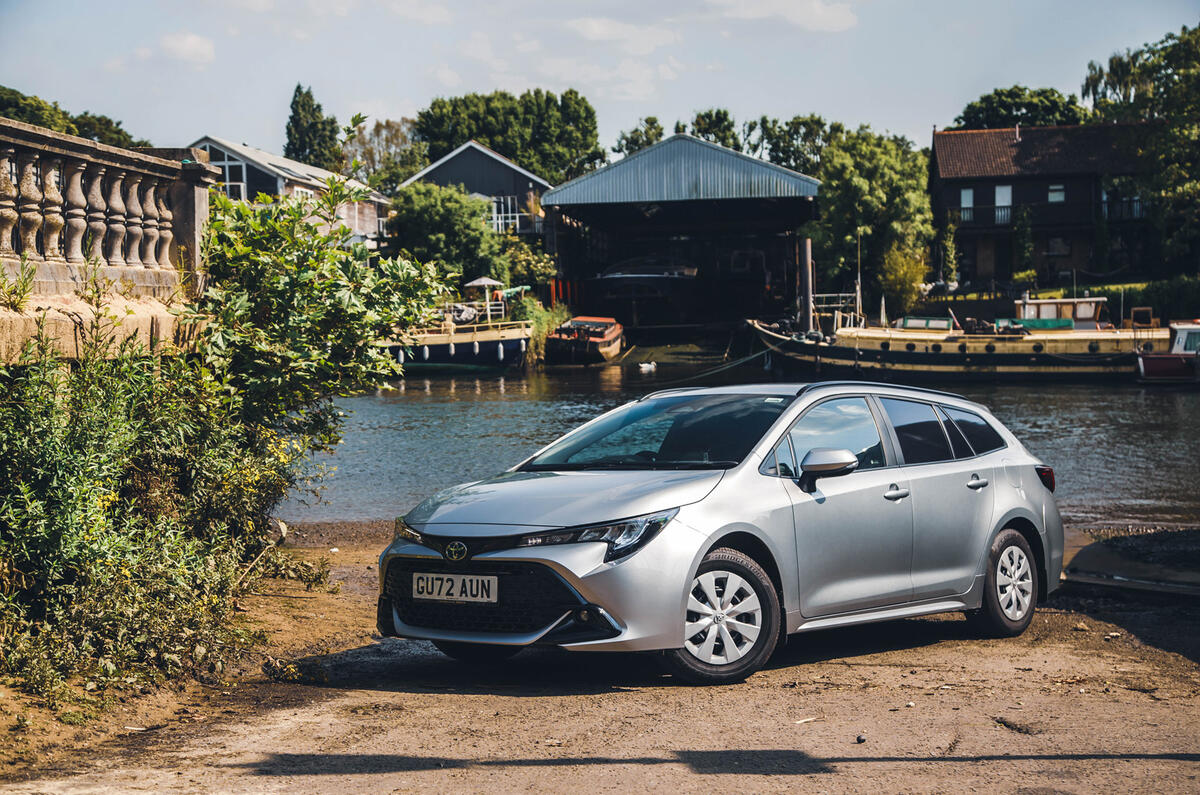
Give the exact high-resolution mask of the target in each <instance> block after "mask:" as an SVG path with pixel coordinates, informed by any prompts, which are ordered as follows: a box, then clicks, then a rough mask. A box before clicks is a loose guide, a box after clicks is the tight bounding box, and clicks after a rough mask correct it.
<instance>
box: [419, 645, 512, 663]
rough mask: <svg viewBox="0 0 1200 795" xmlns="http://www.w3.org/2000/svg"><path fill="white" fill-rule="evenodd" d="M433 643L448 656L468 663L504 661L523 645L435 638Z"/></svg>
mask: <svg viewBox="0 0 1200 795" xmlns="http://www.w3.org/2000/svg"><path fill="white" fill-rule="evenodd" d="M433 645H434V646H436V647H437V649H438V651H440V652H441V653H442V654H444V655H446V656H447V657H453V658H454V659H456V660H458V661H459V662H462V663H466V664H468V665H492V664H494V663H499V662H504V661H505V660H507V659H508V658H509V657H512V656H513V655H514V654H516V653H517V652H519V651H521V649H523V648H524V647H523V646H499V645H495V644H491V643H459V642H456V641H449V640H435V641H434V642H433Z"/></svg>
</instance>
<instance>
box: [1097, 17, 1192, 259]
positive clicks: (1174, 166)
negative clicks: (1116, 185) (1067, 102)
mask: <svg viewBox="0 0 1200 795" xmlns="http://www.w3.org/2000/svg"><path fill="white" fill-rule="evenodd" d="M1083 89H1084V95H1085V96H1087V97H1088V98H1090V99H1091V100H1092V101H1093V103H1094V104H1095V108H1096V112H1097V115H1098V116H1100V118H1101V119H1103V120H1105V121H1126V122H1143V123H1145V127H1144V128H1143V129H1139V131H1138V133H1137V134H1136V135H1133V136H1130V141H1129V145H1130V146H1132V147H1133V148H1134V149H1135V151H1136V154H1137V156H1138V158H1139V160H1140V162H1141V167H1140V168H1139V174H1138V176H1137V177H1136V178H1135V180H1134V183H1135V186H1136V190H1137V191H1138V192H1139V193H1140V194H1141V195H1142V196H1143V197H1144V198H1148V199H1150V200H1151V201H1150V208H1151V213H1152V214H1153V217H1154V221H1155V224H1156V226H1157V227H1158V229H1159V230H1160V232H1161V234H1162V241H1163V248H1164V251H1165V252H1166V255H1167V256H1168V257H1169V258H1171V259H1172V260H1174V261H1176V262H1179V263H1183V264H1184V265H1185V267H1187V268H1188V269H1189V270H1191V271H1192V272H1196V271H1200V213H1198V212H1197V210H1196V208H1197V207H1200V27H1194V28H1188V27H1184V28H1182V29H1181V30H1180V31H1179V33H1170V34H1168V35H1167V36H1165V37H1163V38H1162V39H1161V40H1159V41H1157V42H1154V43H1152V44H1147V45H1145V46H1143V47H1141V48H1139V49H1137V50H1132V51H1128V50H1127V51H1126V52H1124V53H1118V54H1115V55H1113V56H1112V57H1111V58H1110V59H1109V61H1108V64H1107V66H1101V65H1099V64H1097V63H1095V62H1092V63H1091V64H1089V65H1088V75H1087V77H1086V78H1085V80H1084V85H1083Z"/></svg>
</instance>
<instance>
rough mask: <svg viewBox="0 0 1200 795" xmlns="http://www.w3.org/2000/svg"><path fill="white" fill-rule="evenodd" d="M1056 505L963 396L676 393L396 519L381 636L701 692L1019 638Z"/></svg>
mask: <svg viewBox="0 0 1200 795" xmlns="http://www.w3.org/2000/svg"><path fill="white" fill-rule="evenodd" d="M1053 491H1054V472H1053V470H1051V469H1050V467H1048V466H1045V465H1043V464H1042V462H1041V461H1039V460H1038V459H1037V458H1035V457H1034V456H1032V455H1030V454H1029V452H1027V451H1026V450H1025V448H1024V447H1022V446H1021V443H1020V442H1019V441H1018V440H1017V439H1016V437H1014V436H1013V435H1012V433H1010V432H1009V431H1008V429H1006V428H1005V427H1004V426H1003V425H1001V424H1000V423H999V422H998V421H997V420H996V418H995V417H993V416H992V414H991V413H990V412H989V411H988V410H987V409H986V408H984V407H983V406H981V405H979V404H977V403H973V402H971V401H969V400H967V399H965V398H962V397H960V396H957V395H952V394H947V393H944V392H934V391H931V390H925V389H918V388H913V387H902V386H892V385H887V384H872V383H864V382H860V381H853V382H819V383H812V384H755V385H748V386H724V387H712V388H702V389H668V390H664V391H660V392H655V393H653V394H651V395H647V396H646V397H644V398H642V399H640V400H637V401H634V402H632V403H627V404H626V405H624V406H621V407H620V408H617V409H614V410H612V411H610V412H608V413H606V414H603V415H601V416H599V417H597V418H596V419H594V420H591V421H590V422H588V423H585V424H584V425H581V426H580V427H578V428H576V429H575V430H573V431H571V432H570V433H568V434H566V435H565V436H563V437H562V438H560V439H558V440H557V441H555V442H553V443H552V444H550V445H548V446H547V447H545V448H543V449H542V450H540V451H539V452H537V453H536V454H534V455H533V456H531V457H530V458H529V459H527V460H525V461H523V462H521V463H520V464H518V465H517V466H515V467H513V468H512V469H510V470H508V471H506V472H504V473H502V474H499V475H496V476H495V477H492V478H488V479H487V480H481V481H479V482H476V483H468V484H465V485H461V486H455V487H453V488H450V489H446V490H445V491H442V492H441V493H439V494H437V495H436V496H434V497H432V498H430V499H428V500H426V501H425V502H423V503H421V504H420V505H419V506H417V507H416V508H415V509H414V510H412V511H411V512H410V513H409V514H408V515H406V516H405V517H403V518H402V519H397V520H396V535H395V539H394V541H393V542H392V543H391V544H390V545H389V546H388V548H387V549H386V550H385V551H384V552H383V554H382V556H381V557H380V559H379V581H380V596H379V613H378V624H379V631H380V632H381V633H382V634H384V635H396V636H401V637H407V638H424V639H428V640H431V641H433V642H434V644H436V646H437V647H438V648H439V649H441V650H442V651H443V652H445V653H446V654H449V655H450V656H452V657H456V658H459V659H462V660H468V661H475V662H486V661H493V660H498V659H502V658H504V657H507V656H509V655H511V654H514V653H516V652H518V651H520V650H521V649H522V648H523V647H525V646H529V645H533V644H550V645H556V646H561V647H563V648H566V649H570V650H572V651H655V652H658V653H659V656H661V658H662V660H663V662H664V663H665V664H666V666H667V667H668V668H669V669H670V670H671V671H672V672H673V673H675V674H676V675H678V676H681V677H683V678H685V679H687V680H690V681H693V682H700V683H721V682H730V681H737V680H739V679H742V678H744V677H746V676H748V675H749V674H751V673H753V672H754V671H756V670H758V669H759V668H761V667H762V666H763V665H764V664H765V663H766V661H767V659H768V658H769V657H770V656H771V653H772V652H773V651H774V649H775V647H776V645H777V644H779V643H781V642H783V640H785V639H786V638H787V636H788V635H791V634H794V633H798V632H804V631H807V630H813V629H825V628H828V627H838V626H845V625H849V624H859V623H863V622H868V621H883V620H887V619H893V618H906V617H911V616H921V615H927V614H930V613H942V612H948V611H961V612H965V613H966V614H967V615H968V616H969V617H970V618H971V620H972V621H973V622H975V623H976V624H977V625H978V627H979V628H980V629H981V630H982V631H983V632H986V633H987V634H991V635H1001V636H1004V635H1017V634H1020V633H1021V632H1023V631H1024V630H1025V628H1026V627H1027V626H1028V625H1029V622H1030V619H1031V618H1032V616H1033V611H1034V606H1035V605H1036V604H1037V602H1038V601H1039V600H1041V599H1043V598H1044V597H1045V596H1046V594H1047V593H1049V592H1050V591H1052V590H1054V589H1055V588H1056V587H1057V586H1058V582H1059V571H1060V569H1061V566H1062V554H1063V528H1062V521H1061V519H1060V518H1059V514H1058V508H1057V507H1056V505H1055V503H1054V497H1053V494H1052V492H1053Z"/></svg>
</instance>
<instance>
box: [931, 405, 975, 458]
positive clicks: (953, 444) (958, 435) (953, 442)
mask: <svg viewBox="0 0 1200 795" xmlns="http://www.w3.org/2000/svg"><path fill="white" fill-rule="evenodd" d="M938 419H939V420H941V421H942V427H943V428H945V429H946V435H947V436H949V437H950V449H951V450H953V451H954V457H955V458H970V457H971V456H973V455H975V453H973V452H972V451H971V445H969V444H967V439H966V437H965V436H963V435H962V431H960V430H959V429H958V426H957V425H955V424H954V423H953V422H951V421H950V418H949V417H947V416H946V412H945V409H943V408H942V407H940V406H939V407H938Z"/></svg>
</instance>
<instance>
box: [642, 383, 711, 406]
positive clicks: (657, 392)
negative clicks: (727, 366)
mask: <svg viewBox="0 0 1200 795" xmlns="http://www.w3.org/2000/svg"><path fill="white" fill-rule="evenodd" d="M708 388H709V387H706V386H673V387H669V388H667V389H656V390H654V391H653V392H647V393H646V394H644V395H642V396H641V397H640V398H638V399H637V402H638V403H641V402H642V401H643V400H649V399H650V398H652V397H658V396H659V395H666V394H670V393H671V392H694V391H696V390H697V389H708Z"/></svg>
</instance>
